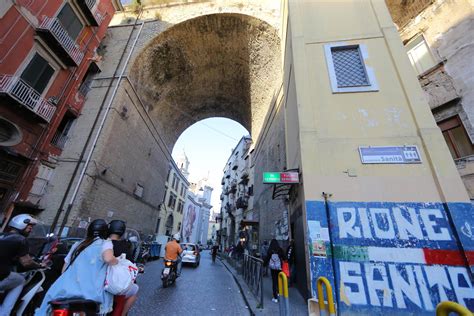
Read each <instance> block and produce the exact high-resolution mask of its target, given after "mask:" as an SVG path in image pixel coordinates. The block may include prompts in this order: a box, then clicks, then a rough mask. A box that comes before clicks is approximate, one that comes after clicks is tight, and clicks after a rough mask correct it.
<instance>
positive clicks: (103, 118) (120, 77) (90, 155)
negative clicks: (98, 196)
mask: <svg viewBox="0 0 474 316" xmlns="http://www.w3.org/2000/svg"><path fill="white" fill-rule="evenodd" d="M143 25H145V22H142V25H141V26H140V29H139V30H138V34H137V36H136V37H135V40H134V42H133V44H132V48H131V49H130V52H129V53H128V56H127V59H126V60H125V64H124V65H123V68H122V71H121V73H120V75H119V78H118V79H117V83H116V84H115V88H114V90H113V92H112V96H111V97H110V100H109V103H108V104H107V107H106V108H105V113H104V116H103V117H102V120H101V122H100V125H99V128H98V129H97V133H96V135H95V138H94V140H93V141H92V146H91V148H90V150H89V153H88V154H87V158H86V161H85V163H84V165H83V167H82V170H81V173H80V175H79V180H78V181H77V183H76V186H75V188H74V190H73V193H72V196H71V199H70V201H69V204H68V206H67V210H66V214H65V215H64V218H63V221H62V224H61V228H60V229H59V233H58V235H59V236H61V233H62V230H63V229H64V226H65V225H66V223H67V219H68V217H69V214H70V212H71V209H72V207H73V204H74V201H75V200H76V196H77V192H78V191H79V188H80V186H81V183H82V180H83V179H84V175H85V174H86V170H87V167H88V166H89V163H90V160H91V157H92V154H93V153H94V149H95V147H96V146H97V141H98V140H99V137H100V133H101V132H102V129H103V128H104V125H105V121H106V119H107V116H108V114H109V111H110V107H111V106H112V103H113V101H114V99H115V95H116V94H117V91H118V88H119V86H120V82H121V80H122V77H123V74H124V73H125V69H126V68H127V65H128V62H129V60H130V57H131V56H132V53H133V51H134V49H135V45H136V44H137V41H138V38H139V37H140V33H141V32H142V29H143Z"/></svg>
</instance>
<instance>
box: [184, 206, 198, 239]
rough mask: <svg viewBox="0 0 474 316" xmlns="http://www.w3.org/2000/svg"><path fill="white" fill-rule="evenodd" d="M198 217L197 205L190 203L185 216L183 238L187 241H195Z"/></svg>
mask: <svg viewBox="0 0 474 316" xmlns="http://www.w3.org/2000/svg"><path fill="white" fill-rule="evenodd" d="M196 219H197V212H196V206H194V205H193V204H189V205H188V208H187V210H186V215H185V216H184V223H183V239H184V241H186V242H194V241H195V240H194V239H195V236H194V235H195V233H196V232H195V223H196Z"/></svg>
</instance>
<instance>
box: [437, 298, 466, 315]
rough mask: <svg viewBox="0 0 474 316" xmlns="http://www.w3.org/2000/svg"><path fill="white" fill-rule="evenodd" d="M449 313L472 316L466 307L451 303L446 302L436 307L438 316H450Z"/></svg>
mask: <svg viewBox="0 0 474 316" xmlns="http://www.w3.org/2000/svg"><path fill="white" fill-rule="evenodd" d="M449 313H457V314H458V315H460V316H472V315H474V314H473V313H471V312H470V311H469V310H468V309H467V308H466V307H464V306H462V305H460V304H458V303H454V302H451V301H444V302H441V303H439V304H438V306H436V316H448V315H449Z"/></svg>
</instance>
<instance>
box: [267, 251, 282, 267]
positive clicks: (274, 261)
mask: <svg viewBox="0 0 474 316" xmlns="http://www.w3.org/2000/svg"><path fill="white" fill-rule="evenodd" d="M269 265H270V269H272V270H281V261H280V257H279V256H278V254H277V253H274V254H272V256H271V257H270V264H269Z"/></svg>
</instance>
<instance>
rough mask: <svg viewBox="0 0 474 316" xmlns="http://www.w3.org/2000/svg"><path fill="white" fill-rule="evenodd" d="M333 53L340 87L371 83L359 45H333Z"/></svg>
mask: <svg viewBox="0 0 474 316" xmlns="http://www.w3.org/2000/svg"><path fill="white" fill-rule="evenodd" d="M331 54H332V60H333V63H334V71H335V72H336V79H337V86H338V87H340V88H343V87H357V86H368V85H369V78H367V74H366V73H365V67H364V64H363V61H362V58H361V56H360V52H359V46H346V47H332V48H331Z"/></svg>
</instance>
